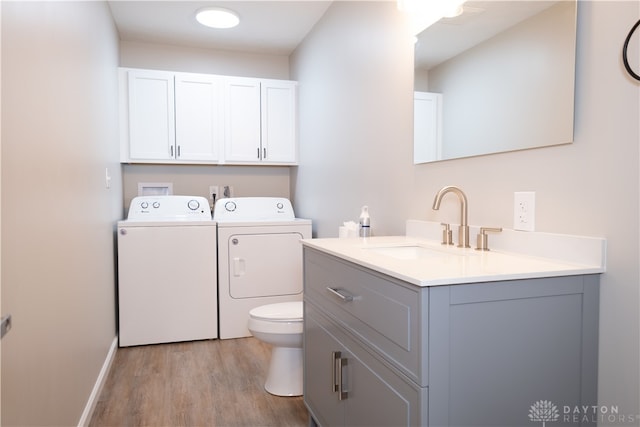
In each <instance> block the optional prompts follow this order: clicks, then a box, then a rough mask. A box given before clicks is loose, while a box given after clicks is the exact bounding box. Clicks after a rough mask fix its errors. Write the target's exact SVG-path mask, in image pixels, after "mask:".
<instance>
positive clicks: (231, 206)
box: [224, 202, 236, 212]
mask: <svg viewBox="0 0 640 427" xmlns="http://www.w3.org/2000/svg"><path fill="white" fill-rule="evenodd" d="M224 208H225V209H226V210H227V212H233V211H235V210H236V202H227V203H225V204H224Z"/></svg>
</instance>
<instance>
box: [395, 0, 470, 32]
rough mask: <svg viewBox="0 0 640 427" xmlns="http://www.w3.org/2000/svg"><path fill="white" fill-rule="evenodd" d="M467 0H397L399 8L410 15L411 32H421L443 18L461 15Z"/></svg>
mask: <svg viewBox="0 0 640 427" xmlns="http://www.w3.org/2000/svg"><path fill="white" fill-rule="evenodd" d="M464 2H465V0H430V1H425V0H397V3H398V9H399V10H400V11H402V12H405V13H407V14H408V16H409V21H410V25H411V32H412V34H414V35H417V34H419V33H420V32H422V31H423V30H424V29H425V28H427V27H429V26H431V25H433V24H435V23H436V22H438V21H439V20H440V19H441V18H443V17H447V18H452V17H455V16H459V15H460V14H462V12H463V11H464V9H463V4H464Z"/></svg>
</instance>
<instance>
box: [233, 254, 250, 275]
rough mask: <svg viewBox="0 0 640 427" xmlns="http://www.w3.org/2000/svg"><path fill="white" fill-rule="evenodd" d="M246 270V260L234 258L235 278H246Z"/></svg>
mask: <svg viewBox="0 0 640 427" xmlns="http://www.w3.org/2000/svg"><path fill="white" fill-rule="evenodd" d="M246 271H247V269H246V263H245V261H244V259H242V258H238V257H235V258H233V275H234V277H240V276H244V274H245V272H246Z"/></svg>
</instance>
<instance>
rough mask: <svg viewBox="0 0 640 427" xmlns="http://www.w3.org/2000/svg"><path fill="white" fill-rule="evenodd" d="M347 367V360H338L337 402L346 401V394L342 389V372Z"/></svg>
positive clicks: (340, 358)
mask: <svg viewBox="0 0 640 427" xmlns="http://www.w3.org/2000/svg"><path fill="white" fill-rule="evenodd" d="M345 366H347V359H343V358H342V357H339V358H338V375H337V380H338V400H346V399H347V392H346V391H344V389H343V388H342V370H343V369H344V367H345Z"/></svg>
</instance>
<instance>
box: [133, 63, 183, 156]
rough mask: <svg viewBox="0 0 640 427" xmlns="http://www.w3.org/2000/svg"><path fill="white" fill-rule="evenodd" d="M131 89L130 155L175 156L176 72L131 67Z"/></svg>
mask: <svg viewBox="0 0 640 427" xmlns="http://www.w3.org/2000/svg"><path fill="white" fill-rule="evenodd" d="M128 86H129V87H128V89H129V158H130V159H131V160H169V159H172V158H174V150H175V125H174V83H173V73H170V72H164V71H150V70H131V71H129V73H128Z"/></svg>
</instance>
